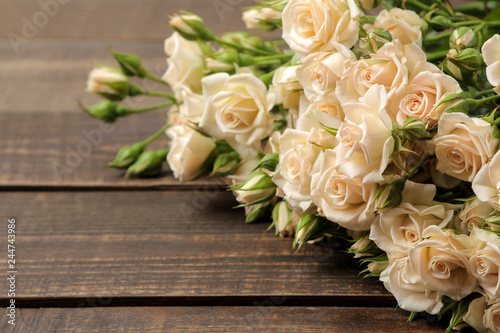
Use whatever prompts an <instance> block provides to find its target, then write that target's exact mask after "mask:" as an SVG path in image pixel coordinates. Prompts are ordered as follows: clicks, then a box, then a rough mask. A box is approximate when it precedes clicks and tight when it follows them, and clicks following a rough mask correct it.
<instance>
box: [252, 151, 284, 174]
mask: <svg viewBox="0 0 500 333" xmlns="http://www.w3.org/2000/svg"><path fill="white" fill-rule="evenodd" d="M278 163H279V154H277V153H271V154H267V155H266V156H264V157H263V158H262V160H261V161H260V162H259V164H257V166H256V167H255V169H254V171H255V170H257V169H261V168H262V169H266V170H269V171H274V170H276V166H277V165H278Z"/></svg>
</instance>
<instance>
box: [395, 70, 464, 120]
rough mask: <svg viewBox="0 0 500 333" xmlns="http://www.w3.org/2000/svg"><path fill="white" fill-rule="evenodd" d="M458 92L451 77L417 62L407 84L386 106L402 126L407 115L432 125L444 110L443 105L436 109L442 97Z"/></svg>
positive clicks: (456, 83) (459, 90)
mask: <svg viewBox="0 0 500 333" xmlns="http://www.w3.org/2000/svg"><path fill="white" fill-rule="evenodd" d="M461 91H462V90H461V89H460V85H459V84H458V82H457V81H456V80H455V79H454V78H452V77H451V76H449V75H446V74H444V73H443V72H441V71H440V70H439V69H438V68H437V67H436V66H434V65H432V64H430V63H425V62H423V63H419V64H418V65H417V66H416V67H415V69H414V74H413V75H412V76H411V77H410V80H409V82H408V85H406V86H405V88H404V89H401V90H400V91H399V92H398V94H397V95H396V96H395V97H394V99H393V103H392V105H391V106H390V109H389V110H390V113H391V119H393V120H395V121H396V122H397V123H398V124H399V125H403V124H404V122H405V121H406V120H407V119H408V118H411V117H416V118H419V119H421V120H422V121H423V122H424V124H426V126H427V127H429V128H432V127H434V126H435V125H436V124H437V122H438V121H439V119H440V118H441V115H442V113H443V112H444V109H443V108H436V107H437V105H438V104H439V102H440V101H441V99H442V98H443V97H446V96H447V95H449V94H453V93H459V92H461Z"/></svg>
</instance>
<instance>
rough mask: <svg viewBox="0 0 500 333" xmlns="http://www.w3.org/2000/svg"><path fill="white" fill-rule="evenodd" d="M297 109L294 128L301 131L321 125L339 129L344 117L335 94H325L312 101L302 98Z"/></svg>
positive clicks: (320, 126)
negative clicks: (297, 115) (297, 113)
mask: <svg viewBox="0 0 500 333" xmlns="http://www.w3.org/2000/svg"><path fill="white" fill-rule="evenodd" d="M299 110H300V112H299V117H298V119H297V122H296V125H295V128H297V129H299V130H302V131H310V130H312V129H313V128H316V129H318V128H322V127H323V126H326V127H330V128H334V129H339V127H340V125H341V124H342V121H343V120H344V117H345V115H344V110H343V109H342V106H341V105H340V102H339V100H338V99H337V96H336V95H335V94H330V95H327V96H325V97H324V98H321V99H318V100H316V101H315V102H313V103H311V102H309V100H307V98H302V99H301V103H300V109H299Z"/></svg>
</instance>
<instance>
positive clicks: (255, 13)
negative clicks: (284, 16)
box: [243, 7, 281, 29]
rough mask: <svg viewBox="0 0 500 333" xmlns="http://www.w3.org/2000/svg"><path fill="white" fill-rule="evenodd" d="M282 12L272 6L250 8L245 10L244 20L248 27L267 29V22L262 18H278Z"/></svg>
mask: <svg viewBox="0 0 500 333" xmlns="http://www.w3.org/2000/svg"><path fill="white" fill-rule="evenodd" d="M280 18H281V12H280V11H278V10H275V9H272V8H267V7H264V8H261V9H260V10H259V9H249V10H246V11H244V12H243V22H245V26H246V28H247V29H265V28H266V26H265V24H264V25H263V24H261V22H260V21H261V20H278V19H280Z"/></svg>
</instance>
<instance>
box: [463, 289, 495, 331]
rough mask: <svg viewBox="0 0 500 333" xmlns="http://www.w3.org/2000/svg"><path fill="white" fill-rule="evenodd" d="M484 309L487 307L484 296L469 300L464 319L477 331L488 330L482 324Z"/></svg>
mask: <svg viewBox="0 0 500 333" xmlns="http://www.w3.org/2000/svg"><path fill="white" fill-rule="evenodd" d="M486 309H488V304H487V303H486V297H484V296H483V297H479V298H476V299H474V300H473V301H472V302H470V304H469V308H468V310H467V313H466V314H465V316H464V321H465V322H466V323H467V324H469V325H470V326H471V327H472V328H474V329H475V330H476V331H478V333H486V332H488V329H487V328H486V327H484V324H483V319H484V312H485V311H486ZM490 332H491V331H490Z"/></svg>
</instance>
